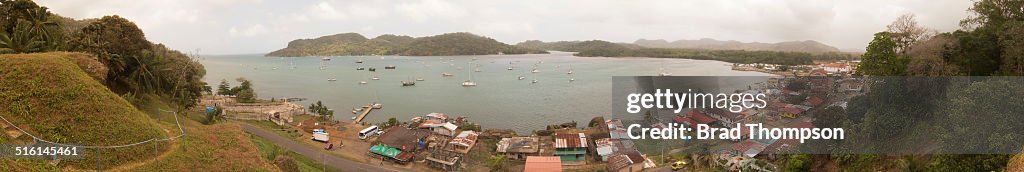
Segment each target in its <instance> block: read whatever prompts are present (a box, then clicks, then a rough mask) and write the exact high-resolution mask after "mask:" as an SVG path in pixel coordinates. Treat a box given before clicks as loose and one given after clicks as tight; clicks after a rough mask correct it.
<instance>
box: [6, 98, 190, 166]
mask: <svg viewBox="0 0 1024 172" xmlns="http://www.w3.org/2000/svg"><path fill="white" fill-rule="evenodd" d="M159 110H160V111H162V112H170V113H172V114H174V124H175V125H177V126H178V131H179V132H181V133H180V134H178V135H177V136H174V137H167V138H162V139H158V138H151V139H148V140H144V141H140V142H135V143H130V144H123V145H107V146H96V145H72V144H64V143H57V142H54V141H49V140H45V139H43V138H40V137H38V136H36V135H33V134H32V133H29V132H27V131H25V130H24V129H21V127H18V126H17V125H14V123H11V121H8V120H7V118H4V117H3V116H0V120H3V121H4V122H5V123H7V125H8V126H11V127H14V128H15V129H17V130H18V132H21V133H22V134H24V135H27V136H29V137H32V141H33V142H35V143H39V142H42V143H47V144H51V145H56V146H63V147H78V148H83V149H95V151H96V155H95V156H96V171H101V170H102V169H103V168H102V161H101V158H100V156H102V155H103V154H102V150H103V149H117V148H126V147H134V146H140V145H143V144H146V143H150V142H152V143H153V152H154V154H157V153H158V152H159V150H158V149H159V147H160V146H159V144H160V142H170V141H174V140H177V139H179V138H180V139H181V140H182V143H183V145H182V147H186V145H184V144H186V143H185V128H184V127H182V126H181V122H179V121H178V112H176V111H167V110H163V109H159ZM154 158H156V157H154ZM56 159H59V158H57V157H56V156H54V160H56Z"/></svg>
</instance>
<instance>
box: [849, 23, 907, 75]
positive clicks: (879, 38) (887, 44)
mask: <svg viewBox="0 0 1024 172" xmlns="http://www.w3.org/2000/svg"><path fill="white" fill-rule="evenodd" d="M897 46H898V45H897V43H896V41H894V40H893V39H892V33H889V32H878V33H875V38H874V39H873V40H871V42H870V43H868V48H867V52H864V54H863V55H861V63H860V64H859V66H858V67H857V72H858V73H860V74H863V75H874V76H899V75H903V74H904V71H905V70H906V68H907V65H906V64H907V60H906V58H904V57H903V56H902V55H900V54H899V52H898V51H897V50H898V49H897Z"/></svg>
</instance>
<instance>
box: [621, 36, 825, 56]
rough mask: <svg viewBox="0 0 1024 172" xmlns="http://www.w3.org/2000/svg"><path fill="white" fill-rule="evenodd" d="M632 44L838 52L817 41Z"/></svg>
mask: <svg viewBox="0 0 1024 172" xmlns="http://www.w3.org/2000/svg"><path fill="white" fill-rule="evenodd" d="M633 44H636V45H639V46H642V47H647V48H685V49H709V50H747V51H784V52H805V53H827V52H839V49H838V48H836V47H832V46H829V45H825V44H822V43H820V42H817V41H810V40H808V41H786V42H778V43H759V42H752V43H745V42H739V41H719V40H714V39H709V38H705V39H699V40H676V41H672V42H668V41H665V40H661V39H658V40H645V39H640V40H636V41H634V42H633Z"/></svg>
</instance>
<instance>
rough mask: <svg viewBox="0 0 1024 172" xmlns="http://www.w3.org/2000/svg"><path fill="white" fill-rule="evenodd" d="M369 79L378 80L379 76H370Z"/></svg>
mask: <svg viewBox="0 0 1024 172" xmlns="http://www.w3.org/2000/svg"><path fill="white" fill-rule="evenodd" d="M370 79H371V80H380V78H379V77H376V76H374V77H373V78H370Z"/></svg>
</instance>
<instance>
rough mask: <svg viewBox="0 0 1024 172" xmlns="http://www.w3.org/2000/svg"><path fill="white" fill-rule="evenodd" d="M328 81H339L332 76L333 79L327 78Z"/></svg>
mask: <svg viewBox="0 0 1024 172" xmlns="http://www.w3.org/2000/svg"><path fill="white" fill-rule="evenodd" d="M327 81H338V78H337V77H333V76H332V77H331V78H327Z"/></svg>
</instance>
